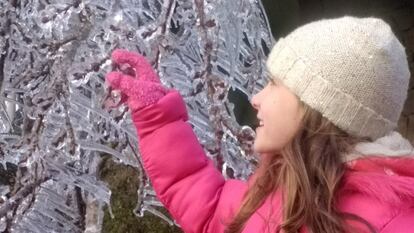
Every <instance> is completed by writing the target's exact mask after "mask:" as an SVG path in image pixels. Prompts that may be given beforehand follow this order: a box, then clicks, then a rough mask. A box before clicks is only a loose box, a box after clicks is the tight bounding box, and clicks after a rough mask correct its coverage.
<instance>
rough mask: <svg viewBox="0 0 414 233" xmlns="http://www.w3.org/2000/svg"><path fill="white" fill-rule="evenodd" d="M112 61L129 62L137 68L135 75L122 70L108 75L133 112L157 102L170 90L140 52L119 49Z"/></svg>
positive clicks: (107, 78)
mask: <svg viewBox="0 0 414 233" xmlns="http://www.w3.org/2000/svg"><path fill="white" fill-rule="evenodd" d="M112 61H113V62H114V63H116V64H118V65H122V64H128V65H130V66H131V67H132V68H133V69H134V70H135V77H133V76H131V75H127V74H124V73H122V72H115V71H114V72H110V73H109V74H107V76H106V80H107V81H108V83H109V85H110V86H111V87H112V88H113V89H116V90H120V91H121V93H122V95H124V96H126V98H127V99H126V101H127V104H128V106H129V108H130V109H131V111H132V113H134V112H135V111H137V110H139V109H141V108H144V107H146V106H148V105H151V104H155V103H156V102H158V100H159V99H161V98H162V97H163V96H165V94H167V92H168V90H167V89H165V88H164V87H163V86H162V84H161V83H160V80H159V77H158V75H157V73H156V72H155V71H154V69H153V68H152V67H151V65H150V64H149V62H148V61H147V60H146V59H145V58H144V57H143V56H142V55H140V54H138V53H134V52H129V51H127V50H121V49H117V50H115V51H114V52H113V53H112Z"/></svg>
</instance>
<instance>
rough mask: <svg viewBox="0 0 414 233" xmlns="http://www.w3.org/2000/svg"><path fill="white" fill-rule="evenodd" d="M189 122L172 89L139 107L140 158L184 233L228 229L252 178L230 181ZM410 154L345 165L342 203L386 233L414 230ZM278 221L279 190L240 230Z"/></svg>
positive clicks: (271, 226) (268, 228)
mask: <svg viewBox="0 0 414 233" xmlns="http://www.w3.org/2000/svg"><path fill="white" fill-rule="evenodd" d="M187 120H188V117H187V111H186V107H185V104H184V102H183V100H182V98H181V96H180V95H179V94H178V92H175V91H173V92H170V93H168V94H167V95H166V96H165V97H163V98H162V99H161V100H160V101H159V102H158V103H156V104H154V105H151V106H148V107H146V108H144V109H142V110H140V111H138V112H135V113H134V114H133V121H134V123H135V126H136V128H137V132H138V135H139V138H140V140H139V146H140V150H141V154H142V160H143V164H144V167H145V169H146V171H147V174H148V176H149V178H150V179H151V181H152V184H153V186H154V189H155V191H156V193H157V195H158V197H159V199H160V200H161V202H162V203H163V204H164V205H165V206H166V208H167V209H168V210H169V212H170V213H171V215H172V216H173V218H174V219H175V220H176V221H177V223H178V224H179V225H180V226H181V227H182V229H183V230H184V231H185V232H196V233H201V232H209V233H210V232H211V233H220V232H224V230H225V224H226V223H228V222H229V221H230V220H231V217H232V216H233V214H234V213H235V212H236V211H237V209H238V207H239V206H240V202H241V200H242V197H243V194H244V193H245V192H246V190H247V189H248V186H249V182H244V181H239V180H225V179H224V178H223V176H222V174H221V173H220V172H219V171H218V170H217V169H216V168H215V166H214V164H213V162H212V161H211V160H210V159H209V158H208V157H206V155H205V153H204V151H203V148H202V147H201V146H200V144H199V142H198V141H197V138H196V136H195V134H194V133H193V131H192V128H191V126H190V124H189V123H187V122H186V121H187ZM412 158H413V157H411V158H410V157H409V156H407V157H395V158H390V157H384V156H382V157H379V156H371V157H370V158H368V159H367V158H365V159H358V160H354V161H353V162H350V163H348V164H349V169H348V172H347V173H346V177H345V183H344V185H343V188H342V189H341V194H340V199H339V200H340V201H339V203H338V207H339V209H340V210H342V211H346V212H349V213H353V214H356V215H358V216H360V217H362V218H364V219H365V220H367V221H368V222H369V223H371V224H372V225H373V226H374V227H375V228H376V230H377V231H378V232H381V233H408V232H414V160H413V159H412ZM280 219H281V195H280V192H275V193H274V194H273V195H271V196H269V197H268V198H267V200H266V201H265V203H264V204H263V205H262V206H261V207H260V208H259V209H258V210H257V211H256V212H255V213H254V214H253V215H252V216H251V218H250V219H249V220H248V222H247V224H246V227H245V228H244V230H243V232H244V233H255V232H260V233H261V232H274V231H275V228H276V227H277V225H278V224H280ZM352 224H353V223H352ZM354 225H355V226H356V227H361V229H364V230H366V228H364V227H362V226H360V225H361V224H359V223H357V222H355V224H354ZM303 232H307V231H306V230H303ZM365 232H368V231H367V230H366V231H365Z"/></svg>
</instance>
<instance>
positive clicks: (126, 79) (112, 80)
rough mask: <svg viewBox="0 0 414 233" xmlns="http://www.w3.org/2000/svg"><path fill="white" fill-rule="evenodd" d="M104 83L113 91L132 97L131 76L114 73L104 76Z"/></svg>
mask: <svg viewBox="0 0 414 233" xmlns="http://www.w3.org/2000/svg"><path fill="white" fill-rule="evenodd" d="M106 81H107V82H108V84H109V86H111V87H112V88H113V89H116V90H120V91H121V92H122V93H123V94H125V95H127V96H131V95H133V92H134V86H135V80H134V78H132V77H131V76H129V75H124V74H122V73H120V72H115V71H114V72H110V73H108V74H107V75H106Z"/></svg>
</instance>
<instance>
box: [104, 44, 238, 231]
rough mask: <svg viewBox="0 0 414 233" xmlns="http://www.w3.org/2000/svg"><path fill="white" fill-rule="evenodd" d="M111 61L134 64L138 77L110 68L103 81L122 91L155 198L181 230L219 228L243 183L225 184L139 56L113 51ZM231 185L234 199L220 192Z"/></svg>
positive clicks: (173, 96) (179, 105) (179, 103)
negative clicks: (136, 133)
mask: <svg viewBox="0 0 414 233" xmlns="http://www.w3.org/2000/svg"><path fill="white" fill-rule="evenodd" d="M113 60H114V62H116V63H119V64H122V63H128V64H130V65H131V66H132V67H133V68H135V73H136V77H132V76H128V75H125V74H123V73H120V72H111V73H109V74H108V76H107V80H108V82H109V84H110V85H111V86H112V87H113V88H114V89H119V90H120V91H121V92H122V93H123V94H124V95H126V101H127V103H128V106H129V107H130V108H131V114H132V119H133V122H134V124H135V126H136V129H137V132H138V136H139V148H140V151H141V155H142V160H143V165H144V168H145V170H146V172H147V174H148V176H149V178H150V180H151V182H152V184H153V187H154V189H155V191H156V193H157V196H158V197H159V199H160V200H161V202H162V203H163V204H164V205H165V206H166V208H167V209H168V210H169V211H170V213H171V215H172V216H173V218H174V219H175V220H176V221H177V222H178V224H180V225H181V227H182V228H183V230H184V231H185V232H197V233H200V232H223V229H224V223H225V222H226V221H228V219H224V217H223V216H229V215H230V214H231V211H232V209H233V207H232V206H236V205H237V204H238V202H239V200H240V199H241V195H242V185H241V182H238V181H229V182H225V180H224V178H223V176H222V175H221V173H220V172H219V171H218V170H217V169H216V168H215V166H214V164H213V162H212V160H210V159H208V158H207V156H206V155H205V153H204V150H203V148H202V147H201V145H200V144H199V142H198V140H197V137H196V136H195V134H194V132H193V130H192V128H191V126H190V124H189V123H187V120H188V117H187V111H186V107H185V103H184V102H183V99H182V97H181V96H180V94H179V93H178V92H177V91H167V90H166V89H165V88H164V87H162V85H161V84H160V83H159V81H158V76H157V75H156V74H155V72H154V71H153V70H152V68H151V66H150V65H149V63H148V62H146V61H145V59H144V58H143V57H142V56H140V55H139V54H135V53H131V52H127V51H119V50H117V51H115V52H114V53H113ZM232 187H234V188H235V190H233V191H235V192H234V194H233V197H230V196H229V195H227V194H226V195H222V194H223V190H227V189H232ZM226 193H229V194H230V193H231V192H227V191H226Z"/></svg>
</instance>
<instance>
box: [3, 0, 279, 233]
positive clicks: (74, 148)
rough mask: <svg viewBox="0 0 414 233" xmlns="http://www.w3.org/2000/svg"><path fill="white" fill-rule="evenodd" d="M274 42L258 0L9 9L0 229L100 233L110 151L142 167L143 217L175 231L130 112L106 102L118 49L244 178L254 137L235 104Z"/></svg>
mask: <svg viewBox="0 0 414 233" xmlns="http://www.w3.org/2000/svg"><path fill="white" fill-rule="evenodd" d="M272 40H273V39H272V36H271V33H270V30H269V27H268V23H267V20H266V16H265V12H264V10H263V7H262V5H261V3H260V1H259V0H237V1H236V0H214V1H213V0H204V1H203V0H164V1H163V0H118V1H111V0H20V1H16V0H0V80H1V89H0V94H1V95H0V162H1V165H2V168H1V169H0V170H1V171H2V173H12V174H13V179H12V181H10V182H8V181H2V182H1V183H0V232H3V231H8V232H19V233H20V232H39V233H44V232H87V231H88V232H100V230H101V223H102V207H103V206H104V205H105V204H109V200H110V195H111V191H110V190H109V189H108V188H107V186H106V185H105V183H103V182H101V181H99V180H98V179H97V176H96V174H97V169H98V164H99V162H100V155H102V154H103V153H106V154H110V155H111V156H112V158H113V159H114V160H116V161H118V162H120V163H124V164H128V165H132V166H134V167H137V168H138V169H139V171H140V177H141V179H140V188H139V190H138V194H139V201H138V206H137V208H136V214H137V215H143V214H144V213H145V212H146V211H147V212H150V213H153V214H156V215H158V216H160V217H161V218H163V219H165V220H166V221H168V222H171V223H172V221H171V220H169V219H168V218H167V217H166V216H164V215H163V214H161V213H159V212H158V211H157V210H156V209H155V208H154V207H157V206H161V203H160V202H159V201H158V200H157V199H156V197H155V194H154V192H153V190H152V188H151V184H150V182H149V181H148V179H147V178H146V176H145V172H144V171H143V169H142V167H141V163H140V157H139V149H138V148H137V136H136V134H135V129H134V127H133V125H132V122H131V119H130V116H129V114H128V108H127V107H126V106H120V107H118V108H106V107H105V104H104V103H105V101H106V100H108V98H110V92H109V91H108V88H107V86H106V85H105V80H104V78H105V73H107V72H108V71H110V70H111V61H110V54H111V51H113V50H114V49H115V48H126V49H129V50H132V51H137V52H140V53H142V54H144V55H145V56H146V57H147V58H148V59H149V60H150V61H151V62H152V64H153V67H154V68H155V69H156V70H157V71H158V73H159V75H160V77H161V80H162V82H163V83H164V84H165V85H166V86H168V87H172V88H176V89H178V90H180V92H181V94H182V95H183V97H184V99H185V101H186V103H187V107H188V110H189V115H190V123H191V124H192V126H193V128H194V131H195V133H196V134H197V136H198V138H199V141H200V142H201V144H202V145H203V147H204V149H205V151H206V153H207V155H208V156H209V157H211V158H213V159H214V160H215V161H216V162H217V168H218V169H221V170H222V173H223V175H224V176H226V177H234V178H239V179H245V178H246V177H247V176H248V175H249V174H250V173H251V171H252V169H253V166H254V165H252V161H253V160H254V156H253V154H252V151H251V143H252V139H253V137H254V132H253V130H252V129H251V128H250V127H248V126H243V125H239V124H238V122H237V120H236V116H235V115H234V112H233V108H234V106H233V103H231V101H229V98H228V95H229V91H230V90H232V91H234V90H237V91H239V92H242V93H244V94H246V95H247V96H248V97H250V96H251V95H252V94H253V93H254V92H257V90H259V89H260V88H261V87H263V85H264V76H265V66H264V61H265V58H266V55H267V53H268V52H269V49H270V48H271V44H272ZM177 140H179V139H177ZM189 156H191V155H189ZM92 204H93V206H95V207H96V206H98V208H90V206H91V205H92ZM94 211H95V212H94ZM88 215H89V216H91V215H94V216H95V217H87V216H88ZM91 219H92V220H91Z"/></svg>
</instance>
